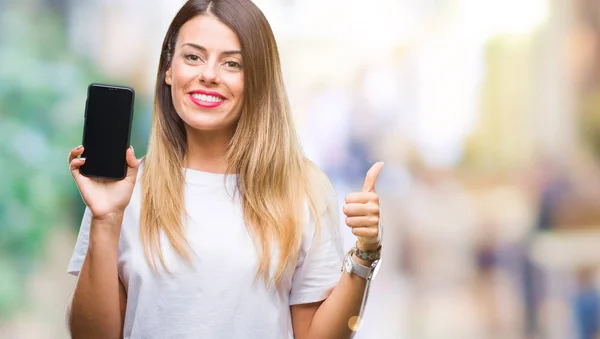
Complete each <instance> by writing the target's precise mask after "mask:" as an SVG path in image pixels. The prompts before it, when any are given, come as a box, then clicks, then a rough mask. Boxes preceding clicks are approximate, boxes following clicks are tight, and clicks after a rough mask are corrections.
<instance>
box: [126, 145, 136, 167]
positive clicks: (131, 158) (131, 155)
mask: <svg viewBox="0 0 600 339" xmlns="http://www.w3.org/2000/svg"><path fill="white" fill-rule="evenodd" d="M125 158H126V159H127V166H129V167H131V168H138V166H139V165H140V160H139V159H138V158H136V157H135V150H134V149H133V146H129V148H128V149H127V153H126V154H125Z"/></svg>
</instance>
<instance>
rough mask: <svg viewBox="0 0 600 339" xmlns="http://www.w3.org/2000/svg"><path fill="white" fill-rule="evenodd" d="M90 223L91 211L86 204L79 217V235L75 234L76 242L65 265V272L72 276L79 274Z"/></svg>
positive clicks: (88, 238) (85, 252) (88, 237)
mask: <svg viewBox="0 0 600 339" xmlns="http://www.w3.org/2000/svg"><path fill="white" fill-rule="evenodd" d="M91 223H92V211H91V210H90V209H89V208H88V207H87V206H86V208H85V212H84V213H83V218H82V219H81V226H80V227H79V235H77V242H75V250H74V251H73V255H72V256H71V260H70V261H69V266H68V267H67V273H69V274H72V275H74V276H77V275H79V272H80V271H81V267H82V266H83V261H84V260H85V256H86V254H87V250H88V245H89V240H90V224H91Z"/></svg>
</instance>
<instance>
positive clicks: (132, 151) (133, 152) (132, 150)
mask: <svg viewBox="0 0 600 339" xmlns="http://www.w3.org/2000/svg"><path fill="white" fill-rule="evenodd" d="M129 147H131V153H132V154H133V155H135V150H134V149H133V146H129Z"/></svg>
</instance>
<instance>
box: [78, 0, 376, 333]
mask: <svg viewBox="0 0 600 339" xmlns="http://www.w3.org/2000/svg"><path fill="white" fill-rule="evenodd" d="M155 96H156V97H155V110H154V116H153V122H152V133H151V136H150V142H149V149H148V153H147V155H146V157H145V158H144V159H143V161H141V160H138V159H136V158H135V156H134V153H133V148H130V149H128V150H127V153H126V158H127V163H128V172H127V176H126V178H125V179H124V180H121V181H110V182H109V181H99V180H94V179H90V178H88V177H84V176H82V175H81V174H80V173H79V167H80V166H81V165H82V164H83V163H84V161H85V159H82V158H79V155H81V154H82V152H83V147H81V146H80V147H78V148H75V149H73V150H72V151H71V153H70V156H69V163H70V169H71V173H72V175H73V177H74V179H75V182H76V183H77V186H78V188H79V190H80V192H81V195H82V198H83V199H84V201H85V203H86V205H87V208H86V211H85V214H84V217H83V221H82V224H81V229H80V233H79V237H78V239H77V244H76V247H75V251H74V253H73V257H72V259H71V261H70V263H69V268H68V271H69V273H71V274H74V275H77V276H78V280H77V284H76V287H75V290H74V293H73V297H72V300H71V302H70V303H69V307H68V320H69V328H70V330H71V333H72V336H73V338H120V337H125V338H257V339H258V338H261V339H262V338H327V339H332V338H347V337H349V336H350V335H351V333H352V332H351V329H350V328H349V326H348V322H349V319H351V318H352V317H353V316H356V315H357V314H359V310H360V309H361V304H362V299H363V295H364V292H365V287H366V284H367V280H370V277H371V268H372V267H371V266H373V262H375V263H376V262H377V261H378V260H377V259H378V256H379V253H380V252H379V251H380V245H379V244H380V237H379V231H378V223H379V203H378V196H377V194H376V193H375V192H374V185H375V181H376V179H377V176H378V173H379V171H380V170H381V166H382V165H383V164H382V163H377V164H376V165H374V166H373V168H372V170H370V171H369V173H368V174H367V179H366V181H365V189H364V190H363V192H358V193H353V194H350V195H349V196H348V197H346V205H345V206H344V212H345V214H346V215H347V216H348V218H347V219H346V223H347V224H348V226H350V227H352V231H353V233H354V234H355V235H357V236H358V241H357V246H358V248H359V250H361V251H362V252H360V251H359V252H357V253H352V254H350V255H349V256H346V257H347V258H348V260H347V261H346V263H345V265H346V266H345V267H346V273H342V275H341V278H340V265H341V262H342V256H343V249H342V248H341V240H340V235H339V234H338V233H337V231H336V229H337V228H338V219H337V217H336V214H337V207H336V203H335V194H334V192H333V189H332V187H331V184H330V183H329V181H328V180H327V178H326V176H325V175H324V174H323V173H322V172H321V171H320V170H318V169H317V168H316V167H315V166H314V165H313V164H312V163H311V162H310V161H309V160H308V159H306V158H305V157H304V156H303V155H302V153H301V150H300V146H299V145H298V142H297V140H296V135H295V132H294V129H293V126H292V118H291V115H290V112H289V106H288V102H287V97H286V94H285V91H284V87H283V81H282V76H281V70H280V64H279V56H278V51H277V46H276V43H275V39H274V37H273V33H272V31H271V28H270V26H269V24H268V22H267V20H266V19H265V18H264V16H263V14H262V13H261V12H260V10H259V9H258V8H257V7H256V6H255V5H254V4H253V3H252V2H251V1H249V0H212V1H211V0H190V1H188V2H186V3H185V4H184V6H183V7H182V9H181V10H180V11H179V12H178V14H177V15H176V17H175V18H174V19H173V22H172V23H171V25H170V27H169V29H168V32H167V34H166V37H165V40H164V43H163V46H162V51H161V56H160V61H159V68H158V74H157V83H156V93H155ZM361 258H362V259H361ZM359 265H363V267H361V266H359Z"/></svg>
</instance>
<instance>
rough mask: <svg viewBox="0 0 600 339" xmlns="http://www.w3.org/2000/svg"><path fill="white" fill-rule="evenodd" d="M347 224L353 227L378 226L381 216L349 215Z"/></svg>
mask: <svg viewBox="0 0 600 339" xmlns="http://www.w3.org/2000/svg"><path fill="white" fill-rule="evenodd" d="M346 225H348V227H352V228H361V227H365V228H377V225H379V216H377V215H368V216H362V217H347V218H346Z"/></svg>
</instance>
